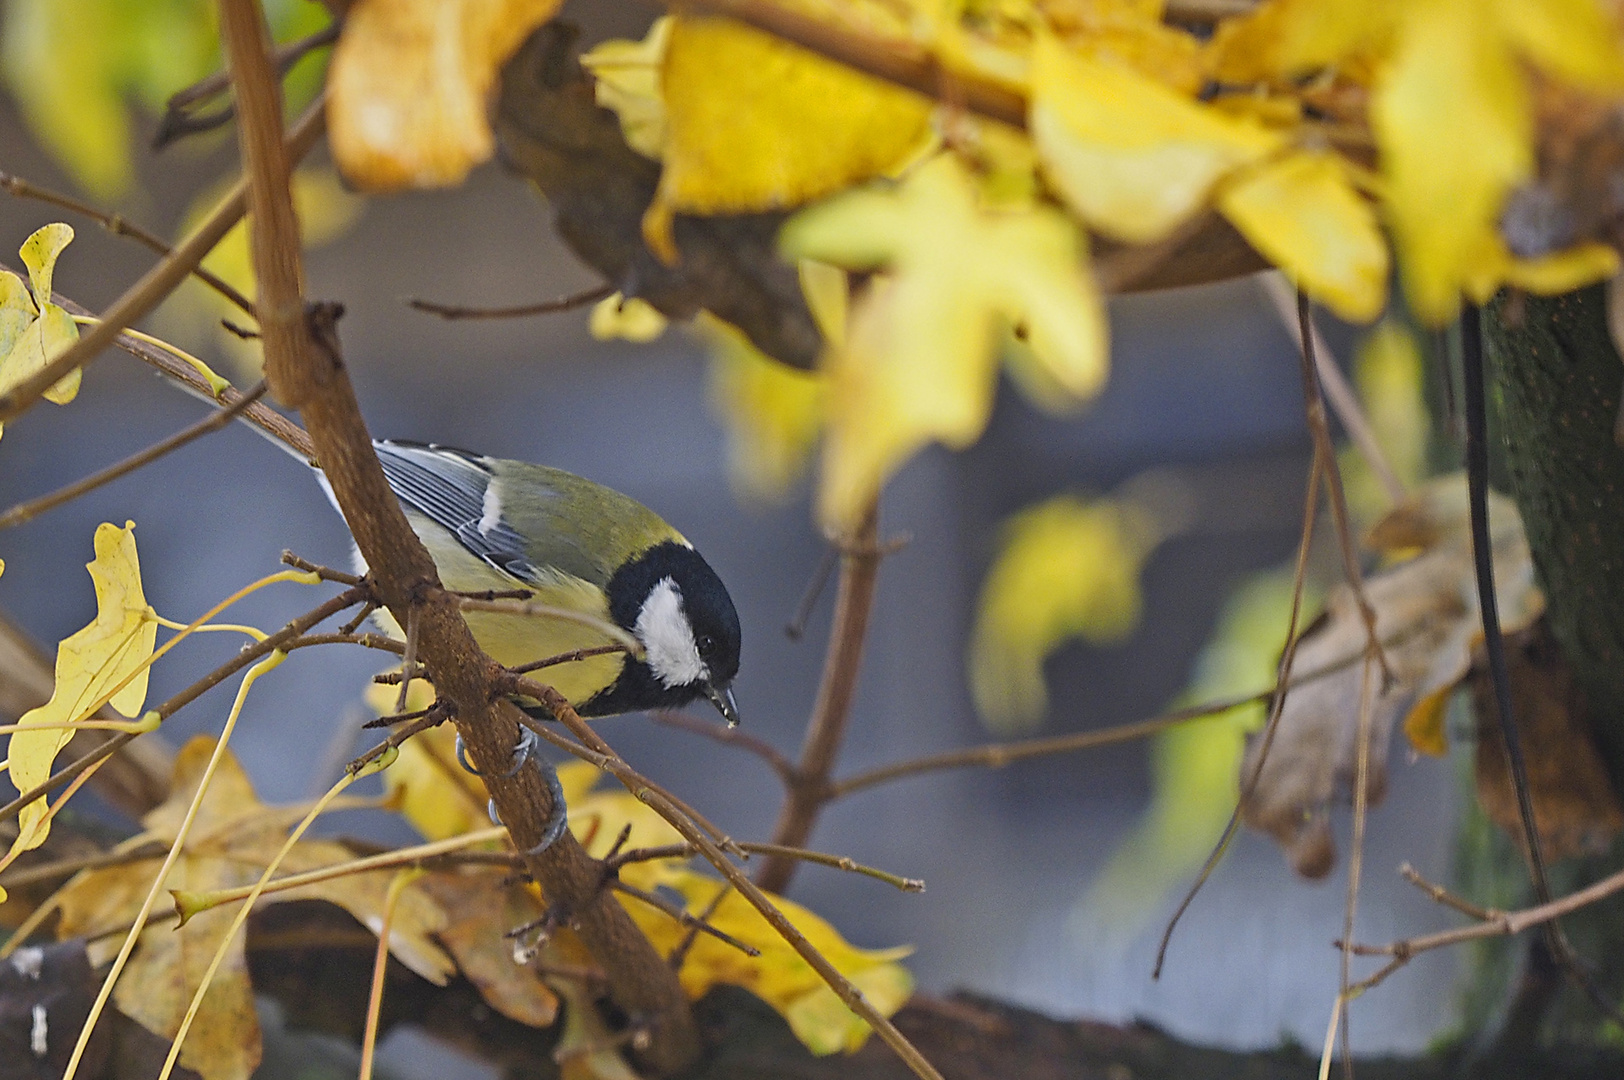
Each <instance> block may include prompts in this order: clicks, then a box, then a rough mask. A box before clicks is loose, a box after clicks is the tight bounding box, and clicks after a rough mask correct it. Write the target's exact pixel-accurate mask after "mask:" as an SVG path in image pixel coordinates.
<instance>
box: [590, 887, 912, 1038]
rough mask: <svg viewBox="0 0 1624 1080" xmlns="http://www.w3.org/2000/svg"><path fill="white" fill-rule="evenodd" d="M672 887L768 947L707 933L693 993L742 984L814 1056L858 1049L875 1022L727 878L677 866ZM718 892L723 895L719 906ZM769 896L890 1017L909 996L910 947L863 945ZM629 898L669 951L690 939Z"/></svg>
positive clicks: (696, 910)
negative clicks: (837, 992) (839, 993)
mask: <svg viewBox="0 0 1624 1080" xmlns="http://www.w3.org/2000/svg"><path fill="white" fill-rule="evenodd" d="M665 884H666V885H667V886H668V887H669V888H672V889H675V890H676V891H677V892H679V893H680V894H682V897H683V898H684V899H685V900H686V901H687V904H686V909H687V910H688V911H689V912H690V913H692V914H694V915H700V914H702V913H706V912H708V914H706V915H705V918H706V921H707V922H709V923H710V924H711V925H712V926H714V927H716V928H717V929H718V930H721V931H723V932H724V933H727V934H731V935H733V936H734V937H736V938H738V939H739V940H741V941H743V942H745V943H747V944H749V945H753V946H755V947H756V948H757V949H760V950H761V955H760V956H757V957H750V956H746V955H745V954H744V953H742V952H740V951H739V950H737V949H735V948H734V947H733V946H731V945H727V944H724V943H723V942H721V941H718V940H717V939H716V938H714V937H711V936H710V935H709V934H700V935H699V936H698V937H697V938H695V939H694V942H693V947H692V948H691V949H690V950H689V952H688V957H687V960H686V962H685V963H684V964H683V966H682V970H681V972H680V973H679V977H680V978H681V980H682V987H683V989H684V990H686V991H687V992H688V995H689V996H690V997H695V998H697V997H699V996H700V995H702V994H704V993H705V991H707V990H709V989H710V988H711V987H712V986H715V985H716V984H718V983H728V984H731V985H734V986H742V987H744V988H745V989H747V990H749V991H750V992H752V993H753V994H755V995H756V996H757V997H759V998H761V999H762V1000H763V1001H765V1002H767V1003H768V1004H769V1005H771V1006H772V1007H773V1008H774V1009H776V1010H777V1011H778V1012H779V1014H780V1015H782V1016H783V1017H784V1018H785V1019H786V1020H787V1021H789V1024H790V1027H791V1028H792V1029H793V1030H794V1032H795V1035H796V1037H797V1038H799V1039H800V1040H801V1042H802V1043H804V1044H805V1045H806V1047H807V1048H808V1049H809V1050H811V1051H812V1052H813V1053H815V1054H831V1053H834V1052H835V1051H837V1050H846V1051H853V1050H856V1049H858V1048H860V1047H861V1046H862V1045H863V1043H864V1041H866V1040H867V1038H868V1035H869V1027H868V1025H867V1024H866V1023H865V1022H863V1021H862V1020H860V1019H858V1018H857V1016H856V1015H855V1014H854V1013H852V1012H851V1010H849V1009H848V1008H846V1006H845V1005H844V1004H843V1003H842V1002H841V1001H840V1000H839V999H838V998H836V997H835V996H834V993H833V991H831V990H829V988H828V986H827V985H826V984H825V983H824V982H823V980H822V978H820V977H819V976H818V974H817V972H815V971H813V970H812V968H811V967H810V966H809V965H808V964H807V963H806V961H805V960H802V959H801V957H800V955H799V954H798V953H796V952H795V950H794V949H793V948H791V947H790V945H789V943H788V942H786V941H785V940H784V939H783V938H781V937H779V936H778V934H777V932H776V931H774V930H773V929H772V927H771V926H769V925H768V923H767V921H766V920H765V919H763V918H762V917H761V914H760V913H759V912H758V911H756V909H755V908H754V907H753V906H751V904H750V902H749V901H748V900H746V899H744V898H743V897H742V896H740V895H739V894H738V893H737V892H734V891H733V890H732V889H730V888H728V887H727V886H726V885H725V884H724V883H722V882H720V881H717V880H716V879H714V878H710V877H706V876H704V875H702V874H698V873H695V872H693V871H688V870H683V871H677V872H676V873H675V874H673V875H672V876H671V877H670V878H669V879H668V880H667V881H666V882H665ZM719 894H722V895H721V900H720V902H719V903H717V905H716V907H715V908H714V909H712V908H711V904H712V903H713V902H715V901H716V899H717V896H718V895H719ZM769 898H770V899H771V900H772V902H773V903H774V904H775V905H776V906H777V907H778V909H779V910H780V911H782V912H783V913H784V915H785V917H786V918H788V919H789V921H790V922H791V923H792V924H793V925H794V926H795V928H796V929H797V930H799V931H800V932H801V933H802V934H804V935H805V936H806V938H807V940H808V941H809V942H811V944H812V946H813V947H814V948H816V949H817V950H818V951H819V952H821V953H822V954H823V955H824V956H825V957H827V958H828V960H829V962H830V963H831V964H833V965H834V966H835V968H836V970H838V971H839V972H840V973H841V974H842V975H844V976H846V978H848V979H850V980H852V981H853V982H854V983H856V984H857V985H858V986H859V987H860V988H861V989H862V990H863V991H864V994H865V995H866V996H868V999H869V1003H870V1004H871V1005H873V1006H874V1007H875V1008H876V1009H877V1010H878V1011H879V1012H880V1013H881V1014H882V1015H885V1016H890V1015H891V1014H892V1013H894V1012H895V1011H896V1010H897V1009H899V1008H901V1007H902V1005H903V1004H904V1003H905V1002H906V1001H907V999H908V995H909V994H910V993H911V992H912V990H913V977H912V976H911V975H909V974H908V971H907V969H906V968H904V967H902V965H901V964H899V963H898V962H897V961H899V960H901V959H902V958H903V957H904V956H907V955H908V954H909V953H910V952H912V951H913V950H912V949H911V948H909V947H907V946H904V947H901V948H894V949H861V948H858V947H856V946H854V945H851V944H849V943H848V942H847V941H846V940H845V939H844V938H842V937H841V936H840V934H839V932H838V931H836V930H835V928H834V927H832V926H830V925H829V924H828V923H827V922H825V921H824V920H823V919H821V918H819V917H818V916H817V915H815V914H813V913H812V912H811V911H809V910H807V909H806V908H804V907H802V906H800V905H799V904H796V903H794V902H792V901H789V900H785V899H784V898H782V897H778V896H771V895H770V894H769ZM622 902H623V903H624V904H625V905H626V909H627V910H628V911H629V912H631V915H632V918H633V919H634V920H636V922H637V924H638V925H639V926H640V927H642V929H643V932H644V933H646V934H648V935H649V937H650V939H651V940H653V941H654V943H655V945H656V946H658V947H659V948H660V950H661V951H662V952H669V951H670V950H671V949H672V948H674V947H675V946H676V945H677V943H678V942H680V941H682V940H683V939H684V938H686V937H687V935H688V931H687V929H686V928H685V927H683V926H682V925H681V924H680V923H678V922H676V921H675V920H673V919H672V918H670V917H669V916H668V915H666V914H664V913H663V912H659V911H656V910H654V909H653V908H651V907H649V906H648V905H646V904H641V903H639V902H638V901H636V900H634V899H623V901H622Z"/></svg>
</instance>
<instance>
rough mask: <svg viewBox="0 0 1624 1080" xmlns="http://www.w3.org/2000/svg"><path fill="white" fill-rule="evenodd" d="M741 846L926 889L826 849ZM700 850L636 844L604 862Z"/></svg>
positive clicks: (749, 851)
mask: <svg viewBox="0 0 1624 1080" xmlns="http://www.w3.org/2000/svg"><path fill="white" fill-rule="evenodd" d="M738 848H739V850H740V851H743V852H744V853H745V854H747V855H783V856H785V857H787V858H791V859H800V860H801V861H802V862H810V863H817V864H818V865H820V866H828V867H832V868H834V869H836V870H844V871H846V872H847V873H849V874H861V875H863V876H864V877H871V878H873V879H874V880H875V881H883V882H885V883H886V884H887V885H890V886H892V887H893V888H896V889H900V890H901V891H903V892H924V891H925V883H924V882H923V881H920V880H919V879H918V878H906V877H903V876H902V875H900V874H893V873H890V872H889V871H886V870H879V869H876V868H875V867H872V866H864V865H863V864H862V863H860V862H857V861H855V860H853V859H848V858H847V857H846V856H844V855H829V854H827V853H825V852H822V851H810V850H808V849H807V848H790V847H785V846H783V845H782V844H747V843H740V844H739V845H738ZM698 853H699V849H697V848H695V847H694V846H693V845H692V844H665V845H663V846H661V847H646V848H633V849H632V850H630V851H625V852H620V853H618V854H611V855H605V856H604V859H603V862H604V865H605V866H606V867H607V868H609V869H611V870H618V869H620V867H622V866H625V865H626V864H627V863H634V862H651V861H653V860H656V859H686V858H688V857H689V856H691V855H697V854H698Z"/></svg>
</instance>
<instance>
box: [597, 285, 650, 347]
mask: <svg viewBox="0 0 1624 1080" xmlns="http://www.w3.org/2000/svg"><path fill="white" fill-rule="evenodd" d="M666 324H667V319H666V317H665V316H664V315H661V314H660V313H659V311H658V310H656V309H655V307H654V305H653V304H650V303H649V302H648V301H647V300H643V299H641V298H639V297H636V296H634V297H632V298H630V299H627V298H626V297H624V296H622V295H621V294H620V293H613V294H611V295H609V296H606V297H604V298H603V299H602V300H599V301H598V302H597V303H596V304H594V305H593V306H592V317H591V318H590V319H589V320H588V321H587V329H588V330H590V331H591V333H592V336H593V337H595V338H597V339H598V340H599V341H608V340H610V339H611V338H625V339H626V340H627V341H635V342H638V343H640V344H641V343H644V342H649V341H653V340H654V339H655V338H657V337H659V336H660V335H661V334H663V333H665V328H666Z"/></svg>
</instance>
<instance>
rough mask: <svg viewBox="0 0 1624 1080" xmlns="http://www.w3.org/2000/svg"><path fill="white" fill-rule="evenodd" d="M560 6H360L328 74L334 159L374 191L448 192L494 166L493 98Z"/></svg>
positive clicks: (391, 0)
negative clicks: (509, 65) (512, 60)
mask: <svg viewBox="0 0 1624 1080" xmlns="http://www.w3.org/2000/svg"><path fill="white" fill-rule="evenodd" d="M561 2H562V0H498V2H495V3H492V2H490V0H357V2H356V3H354V4H352V5H351V6H350V8H349V10H348V12H347V14H346V15H345V22H344V33H343V36H342V37H340V38H339V41H338V44H337V46H335V48H334V49H333V59H332V66H331V67H330V69H329V71H328V75H327V90H328V104H327V124H328V130H329V133H330V139H329V141H330V143H331V145H332V148H333V157H334V159H335V160H336V161H337V162H338V165H339V168H340V169H342V170H343V172H344V176H345V178H346V179H347V180H349V181H350V182H351V183H353V184H355V185H356V186H357V187H360V188H362V189H364V190H367V191H394V190H398V189H401V188H409V187H417V188H432V187H450V186H454V185H456V184H459V183H461V182H462V180H463V178H464V177H466V176H467V175H468V171H469V170H470V169H472V168H473V167H474V166H475V165H478V164H480V163H481V162H483V161H485V160H487V159H488V158H489V157H490V156H491V153H492V151H493V150H494V148H495V137H494V136H493V135H492V133H491V127H490V123H489V121H488V120H487V118H486V114H485V108H486V97H487V95H488V94H489V92H490V90H491V87H492V86H493V85H494V83H495V82H496V76H497V72H498V71H499V70H500V68H501V66H502V64H503V62H504V61H506V60H507V58H508V57H510V56H512V55H513V53H514V52H515V51H516V50H517V49H518V48H519V46H520V45H521V44H523V43H524V40H525V38H527V37H528V36H529V35H530V31H531V30H533V29H535V28H536V27H537V26H539V25H541V24H542V23H544V22H546V21H547V20H548V19H550V18H552V16H553V13H554V12H555V11H557V10H558V7H559V4H560V3H561Z"/></svg>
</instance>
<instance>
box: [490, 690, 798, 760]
mask: <svg viewBox="0 0 1624 1080" xmlns="http://www.w3.org/2000/svg"><path fill="white" fill-rule="evenodd" d="M514 670H518V669H517V668H515V669H514ZM649 719H651V720H653V721H654V722H655V723H656V724H663V725H665V726H666V727H673V728H676V729H677V730H678V731H686V732H689V733H691V734H694V735H703V736H704V737H705V738H707V739H712V740H714V741H716V742H719V743H721V744H722V745H723V746H732V747H737V748H738V749H740V750H747V751H749V752H750V753H752V754H754V755H755V756H756V757H758V758H760V759H761V760H762V761H764V762H766V763H767V767H768V768H770V769H772V771H773V772H775V773H777V774H778V778H779V779H780V780H782V781H783V782H784V783H785V784H791V783H794V778H795V763H794V762H793V761H791V760H790V759H789V758H787V757H785V756H784V755H783V754H781V753H779V752H778V748H777V747H775V746H773V744H772V743H770V742H768V741H767V740H765V739H763V738H760V737H759V736H756V735H752V734H750V733H749V732H747V731H745V730H744V729H743V728H736V727H728V726H727V725H726V724H713V723H711V722H710V721H708V720H701V719H699V718H698V717H697V716H690V715H688V714H687V713H685V712H677V711H675V710H673V709H658V710H656V711H654V712H652V713H650V714H649Z"/></svg>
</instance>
